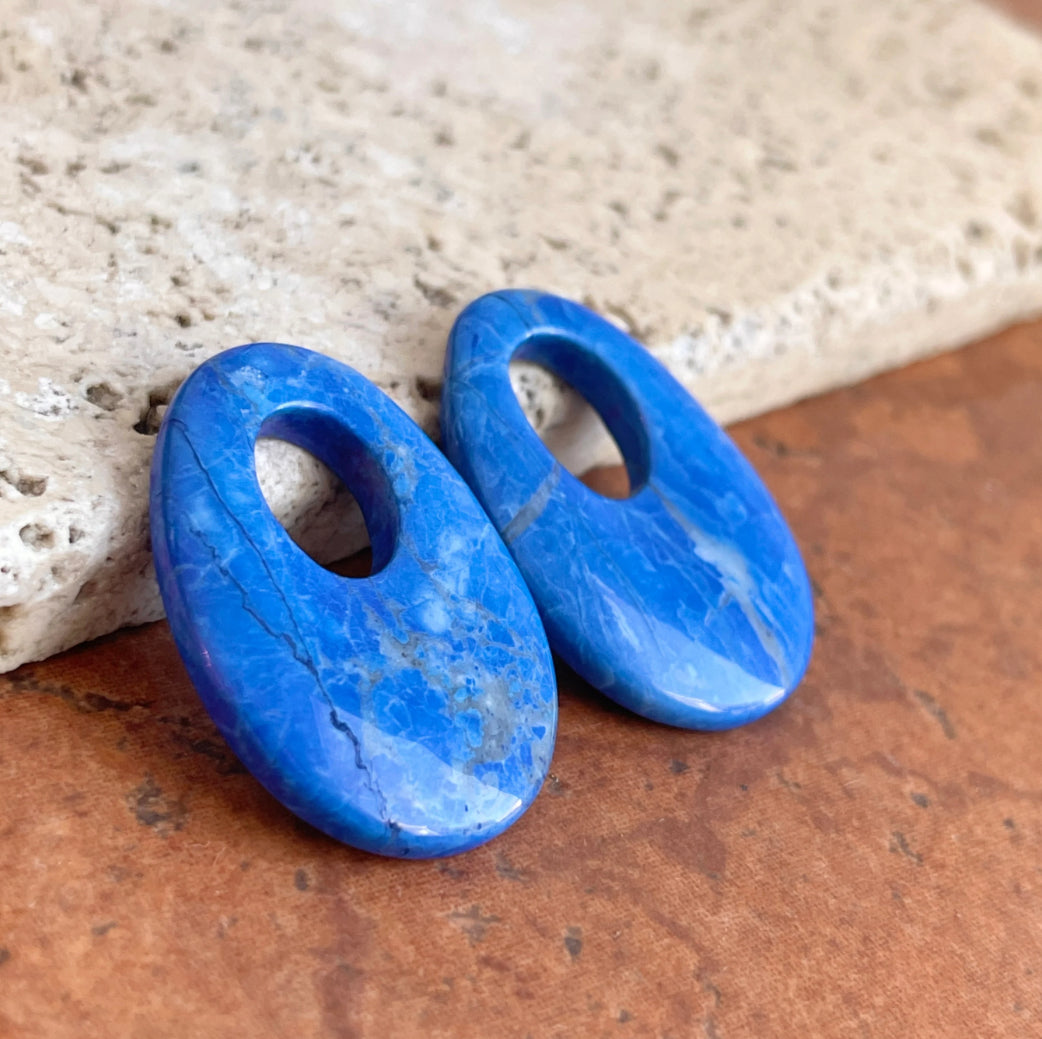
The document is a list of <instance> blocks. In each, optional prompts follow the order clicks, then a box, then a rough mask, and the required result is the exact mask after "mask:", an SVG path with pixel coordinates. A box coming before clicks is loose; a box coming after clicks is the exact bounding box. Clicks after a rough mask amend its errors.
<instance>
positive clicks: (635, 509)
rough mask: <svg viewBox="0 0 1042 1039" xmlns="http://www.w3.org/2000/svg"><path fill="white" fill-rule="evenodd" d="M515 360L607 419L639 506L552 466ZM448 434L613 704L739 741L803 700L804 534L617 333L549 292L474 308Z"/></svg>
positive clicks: (548, 610)
mask: <svg viewBox="0 0 1042 1039" xmlns="http://www.w3.org/2000/svg"><path fill="white" fill-rule="evenodd" d="M514 358H517V359H526V360H530V361H535V362H537V363H539V364H541V365H543V366H544V367H546V368H549V369H550V370H551V371H553V372H556V373H557V374H558V375H560V376H561V377H562V378H563V379H564V380H565V381H567V382H568V383H570V384H571V385H572V386H573V387H574V388H575V389H576V390H578V391H579V392H580V393H581V394H582V395H583V396H584V397H586V399H587V400H588V401H589V402H590V403H591V404H592V405H593V406H594V407H595V408H596V409H597V411H598V412H599V413H600V414H601V417H602V418H603V419H604V421H605V424H606V425H607V426H608V428H609V429H610V430H611V433H612V435H613V436H614V437H615V440H616V441H617V443H618V445H619V447H620V449H621V451H622V454H623V457H624V458H625V461H626V467H627V469H628V471H629V478H630V485H631V489H632V494H631V497H629V498H627V499H624V500H612V499H609V498H605V497H603V496H601V495H599V494H597V493H595V492H594V491H592V490H590V489H589V488H587V487H586V486H584V485H583V484H582V483H581V482H580V481H579V480H577V479H576V478H575V477H573V476H572V475H571V474H570V473H569V472H568V471H567V470H565V469H563V468H562V467H561V465H560V463H558V462H557V461H556V460H555V459H554V458H553V456H552V455H551V454H550V452H549V451H548V450H547V448H546V447H545V446H544V445H543V443H542V441H541V440H540V439H539V437H538V436H537V435H536V433H535V431H534V430H533V429H532V427H531V425H530V424H529V422H528V420H527V419H526V418H525V416H524V413H523V412H522V410H521V407H520V405H519V404H518V402H517V399H516V397H515V395H514V392H513V390H512V389H511V386H510V380H509V375H508V365H509V363H510V361H511V360H512V359H514ZM442 438H443V441H444V449H445V452H446V454H447V455H448V457H449V459H450V460H451V461H452V462H453V464H454V465H455V466H456V468H457V469H458V470H459V471H460V472H461V473H462V474H463V476H464V478H465V479H466V480H467V482H468V483H469V484H470V486H471V487H472V488H473V490H474V493H475V494H476V495H477V497H478V500H479V501H480V502H481V503H482V504H483V505H484V506H485V510H486V511H487V512H488V514H489V516H491V518H492V522H493V523H494V524H495V526H496V529H497V530H498V531H499V532H500V533H501V534H502V536H503V540H504V541H505V542H506V543H507V545H508V546H509V548H510V550H511V552H513V554H514V558H515V560H517V564H518V567H519V568H520V570H521V573H522V575H523V576H524V578H525V581H526V582H527V583H528V587H529V589H530V590H531V592H532V595H533V597H534V598H535V601H536V604H537V605H538V606H539V611H540V613H541V614H542V617H543V623H544V624H545V626H546V631H547V634H548V635H549V638H550V645H551V646H552V647H553V648H554V650H555V651H556V652H558V653H559V654H560V655H561V656H562V657H563V658H564V660H565V661H566V662H567V663H568V664H569V665H571V667H572V668H574V669H575V670H576V671H577V672H578V673H579V674H580V675H581V676H582V677H583V678H585V679H586V680H587V681H588V682H590V683H591V684H592V685H594V686H596V687H597V688H598V689H600V690H601V691H602V692H603V693H605V694H606V695H607V696H610V697H611V698H612V699H613V700H616V701H618V702H619V703H620V704H622V705H624V706H625V707H628V708H629V709H630V710H632V711H636V712H637V713H638V714H642V715H644V716H645V717H648V718H653V719H655V720H657V721H660V722H665V723H666V724H669V725H677V726H681V727H684V728H693V729H726V728H730V727H732V726H735V725H741V724H743V723H744V722H748V721H752V720H753V719H755V718H759V717H760V716H761V715H763V714H765V713H766V712H768V711H770V710H771V709H772V708H774V707H776V706H777V705H778V704H779V703H781V701H782V700H784V699H785V697H786V696H787V695H788V694H789V693H790V692H792V690H793V689H794V688H795V686H796V685H797V683H798V682H799V680H800V678H801V677H802V676H803V672H804V671H805V669H806V667H807V663H808V661H809V659H810V652H811V643H812V641H813V637H814V618H813V604H812V600H811V593H810V585H809V582H808V580H807V573H806V570H805V569H804V566H803V562H802V560H801V558H800V554H799V550H798V549H797V547H796V544H795V542H794V541H793V538H792V535H791V534H790V533H789V529H788V527H787V526H786V524H785V521H784V519H783V518H782V516H781V514H780V512H779V511H778V507H777V505H775V503H774V501H773V500H772V498H771V496H770V494H769V493H768V491H767V489H766V488H765V487H764V485H763V483H762V482H761V480H760V478H759V477H758V476H757V474H756V472H755V471H754V470H753V468H752V466H750V464H749V463H748V462H747V461H746V460H745V458H744V457H743V456H742V455H741V453H740V452H739V451H738V449H737V447H735V445H734V443H733V442H732V441H731V439H730V438H729V437H728V436H727V435H726V434H725V433H724V431H723V430H722V429H720V427H719V426H718V425H717V424H716V423H715V422H714V421H713V420H712V419H711V418H709V416H708V415H707V414H706V413H705V411H703V410H702V408H701V407H700V406H699V405H698V404H697V403H696V402H695V401H694V400H693V399H692V398H691V396H690V395H689V394H688V393H687V391H686V390H685V389H684V388H683V387H682V386H681V385H680V384H679V383H678V382H677V381H676V380H675V379H674V378H673V377H672V376H671V375H670V374H669V372H668V371H667V370H666V369H665V368H664V367H663V366H662V365H661V364H660V363H659V362H658V361H656V360H655V359H654V358H653V357H652V356H651V355H650V354H649V353H648V352H647V351H646V350H644V349H643V348H642V347H641V346H640V345H639V344H638V343H636V342H634V340H633V339H631V338H630V337H629V336H627V335H625V334H624V333H623V332H621V331H620V330H619V329H617V328H616V327H615V326H613V325H611V324H610V323H609V322H607V321H605V320H604V319H603V318H601V317H598V316H597V315H596V314H594V313H592V312H591V311H589V310H587V309H586V308H585V307H581V306H579V305H578V304H576V303H572V302H569V301H568V300H564V299H560V298H559V297H556V296H550V295H545V294H542V293H538V292H521V291H508V292H496V293H493V294H491V295H488V296H483V297H482V298H480V299H478V300H476V301H475V302H474V303H472V304H471V305H470V306H468V307H467V309H466V310H464V311H463V313H462V314H461V315H460V317H459V319H458V320H457V322H456V324H455V326H454V328H453V330H452V333H451V335H450V337H449V350H448V355H447V357H446V361H445V384H444V391H443V394H442Z"/></svg>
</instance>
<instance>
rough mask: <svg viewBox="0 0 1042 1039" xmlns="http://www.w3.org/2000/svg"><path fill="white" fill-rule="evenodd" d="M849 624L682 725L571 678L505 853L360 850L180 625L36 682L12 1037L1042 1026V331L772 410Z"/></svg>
mask: <svg viewBox="0 0 1042 1039" xmlns="http://www.w3.org/2000/svg"><path fill="white" fill-rule="evenodd" d="M734 432H735V436H736V438H737V440H738V442H739V443H740V445H741V446H742V448H743V449H744V450H745V451H746V452H747V453H748V455H749V456H750V458H751V459H752V460H753V462H754V463H755V464H756V465H757V466H758V467H759V469H760V470H761V471H762V473H763V474H764V476H765V478H766V479H767V481H768V483H769V484H770V486H771V487H772V489H773V490H774V492H775V493H776V495H777V497H778V500H779V501H780V503H781V504H782V506H783V508H784V510H785V512H786V513H787V514H788V516H789V517H790V519H791V521H792V524H793V527H794V529H795V532H796V534H797V536H798V538H799V540H800V542H801V544H802V545H803V548H804V550H805V553H806V558H807V562H808V565H809V568H810V571H811V573H812V575H813V578H814V582H815V587H816V590H817V609H818V622H819V627H820V633H819V638H818V643H817V648H816V653H815V657H814V662H813V665H812V667H811V670H810V673H809V675H808V677H807V679H806V681H805V682H804V684H803V686H802V687H801V688H800V689H799V691H798V692H797V693H796V695H795V696H794V697H793V698H792V699H791V700H790V701H789V702H788V703H787V704H785V705H784V706H783V707H782V708H781V709H779V710H778V711H777V712H776V713H774V714H773V715H771V716H769V717H768V718H766V719H764V720H763V721H761V722H758V723H756V724H754V725H752V726H750V727H748V728H745V729H741V730H737V731H734V732H730V733H726V734H719V735H701V734H696V733H686V732H678V731H672V730H670V729H667V728H664V727H661V726H657V725H653V724H650V723H648V722H644V721H642V720H640V719H638V718H635V717H632V716H630V715H628V714H626V713H625V712H623V711H621V710H619V709H617V708H615V707H613V706H612V705H610V704H608V703H606V702H604V701H603V700H601V699H600V698H599V697H598V696H597V695H596V694H594V693H593V692H592V691H591V690H589V689H588V688H587V687H585V686H583V685H582V684H581V683H580V682H578V681H576V680H575V679H574V677H571V676H569V675H568V674H565V673H562V674H561V676H560V677H561V720H560V738H559V742H558V747H557V752H556V756H555V759H554V766H553V776H552V778H551V779H550V780H549V781H548V783H547V784H546V787H545V789H544V790H543V792H542V794H541V796H540V797H539V798H538V800H537V802H536V804H535V806H534V807H533V808H532V810H531V811H530V812H529V813H528V815H527V816H525V818H524V819H522V821H521V822H520V823H519V824H518V825H517V826H516V827H514V828H513V829H512V830H510V831H508V832H507V833H506V834H505V835H503V836H502V837H501V838H499V839H498V840H496V841H494V842H493V843H492V844H491V845H488V846H486V847H484V848H481V849H479V850H476V851H474V852H471V853H469V854H466V855H463V856H461V857H459V858H455V859H451V860H447V861H441V862H421V863H417V862H397V861H388V860H383V859H377V858H374V857H371V856H368V855H365V854H362V853H357V852H354V851H352V850H350V849H347V848H344V847H342V846H339V845H337V844H335V843H334V842H333V841H331V840H328V839H327V838H325V837H323V836H321V835H320V834H318V833H316V832H314V831H312V830H311V829H309V828H308V827H307V826H304V825H302V824H300V823H298V822H297V821H295V820H294V819H293V818H292V817H291V816H290V815H289V814H288V813H287V812H286V811H284V810H283V809H282V808H281V807H280V806H279V805H278V804H277V803H275V802H274V801H273V800H272V799H271V798H270V797H269V796H268V795H267V794H266V793H265V792H264V791H263V790H262V789H261V788H260V786H259V785H258V784H257V783H256V782H255V781H254V780H253V779H252V778H251V777H250V776H249V775H247V774H244V773H243V772H242V770H241V768H240V767H239V765H238V764H237V762H236V760H235V759H234V758H233V756H232V755H231V754H230V753H229V751H228V750H227V748H226V747H225V745H224V744H223V742H222V741H221V739H220V738H219V736H218V735H217V733H216V732H215V730H214V728H213V727H212V725H211V724H210V722H209V720H208V719H207V717H206V715H205V714H204V712H203V710H202V709H201V707H200V705H199V703H198V701H197V699H196V697H195V695H194V693H193V691H192V688H191V686H190V685H189V683H188V681H187V679H186V677H185V675H184V672H183V670H182V668H181V664H180V662H179V660H178V658H177V655H176V653H175V651H174V649H173V646H172V644H171V640H170V637H169V634H168V631H167V628H166V626H165V624H156V625H153V626H151V627H147V628H142V629H138V630H135V631H132V632H126V633H123V634H121V635H118V636H116V637H112V638H110V639H107V640H104V641H101V642H99V643H96V644H94V645H91V646H88V647H85V648H83V649H81V650H78V651H75V652H72V653H68V654H66V655H64V656H62V657H59V658H56V659H53V660H51V661H48V662H46V663H43V664H38V665H33V666H29V667H26V668H23V669H22V670H20V671H18V672H16V673H14V674H12V675H10V676H7V677H6V678H3V679H0V781H2V784H3V786H2V789H3V795H2V801H0V1034H2V1035H4V1036H19V1037H20V1036H48V1037H56V1039H61V1037H77V1039H81V1037H91V1036H105V1037H110V1036H131V1037H142V1039H144V1037H151V1036H183V1037H196V1036H198V1037H208V1039H210V1037H223V1036H229V1037H231V1036H236V1037H239V1036H250V1037H268V1036H288V1037H303V1036H332V1037H358V1036H372V1037H384V1036H459V1037H471V1036H473V1037H481V1039H485V1037H489V1036H518V1037H522V1036H526V1035H531V1036H534V1037H541V1036H580V1037H597V1036H673V1037H683V1036H700V1037H701V1036H705V1037H708V1039H728V1037H739V1036H757V1037H770V1036H779V1037H791V1036H855V1037H860V1036H932V1035H944V1036H948V1035H950V1036H960V1037H961V1036H967V1037H968V1036H1017V1037H1020V1036H1031V1035H1042V638H1040V636H1039V632H1040V630H1042V324H1036V325H1034V326H1028V327H1022V328H1019V329H1017V330H1014V331H1012V332H1010V333H1008V334H1006V335H1004V336H1001V337H999V338H997V339H995V340H992V341H990V342H987V343H985V344H983V345H979V346H976V347H973V348H970V349H968V350H964V351H961V352H959V353H956V354H953V355H950V356H946V357H942V358H940V359H937V360H934V361H931V362H928V363H925V364H921V365H917V366H915V367H911V368H908V369H906V370H905V371H902V372H900V373H897V374H892V375H888V376H885V377H883V378H880V379H877V380H875V381H873V382H870V383H868V384H865V385H863V386H860V387H856V388H854V389H849V390H845V391H841V392H837V393H833V394H831V395H829V396H827V397H823V398H820V399H817V400H813V401H809V402H806V403H803V404H801V405H799V406H797V407H793V408H789V409H787V410H785V411H782V412H777V413H775V414H772V415H768V416H765V417H763V418H760V419H757V420H755V421H752V422H747V423H744V424H743V425H741V426H740V427H738V428H736V429H735V431H734Z"/></svg>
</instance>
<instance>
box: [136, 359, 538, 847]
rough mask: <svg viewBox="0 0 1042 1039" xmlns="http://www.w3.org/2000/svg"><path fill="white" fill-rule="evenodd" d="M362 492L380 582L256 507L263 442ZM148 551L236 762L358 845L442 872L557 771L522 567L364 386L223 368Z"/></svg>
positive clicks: (190, 436)
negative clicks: (327, 564) (435, 864)
mask: <svg viewBox="0 0 1042 1039" xmlns="http://www.w3.org/2000/svg"><path fill="white" fill-rule="evenodd" d="M265 435H271V436H277V437H281V438H282V439H284V440H288V441H291V442H293V443H295V444H298V445H299V446H301V447H303V448H305V449H306V450H308V451H310V452H311V453H312V454H314V455H315V456H316V457H318V458H320V459H321V460H322V461H323V462H325V463H326V464H327V465H328V466H329V467H330V468H331V469H332V470H333V471H334V472H335V473H336V474H337V475H338V476H339V477H340V478H341V479H342V480H343V481H344V483H345V484H346V485H347V486H348V487H349V488H350V489H351V490H352V492H353V493H354V495H355V497H356V499H357V500H358V503H359V505H360V506H361V508H362V512H363V515H364V516H365V519H366V524H367V526H368V528H369V534H370V540H371V543H372V551H373V573H372V575H371V576H370V577H366V578H360V579H351V578H346V577H338V576H337V575H335V574H333V573H330V572H329V571H327V570H324V569H323V568H322V567H320V566H319V565H318V564H316V563H315V562H313V561H312V560H311V559H310V558H309V557H308V556H307V555H306V554H305V553H304V552H303V551H302V550H301V549H300V548H298V547H297V545H295V544H294V543H293V541H292V540H291V539H290V537H289V535H288V534H287V533H286V531H285V530H284V529H283V527H282V526H281V524H280V523H279V522H278V520H276V518H275V516H274V515H273V514H272V512H271V510H270V509H269V507H268V504H267V502H266V501H265V499H264V496H263V494H262V493H261V489H260V485H259V484H258V482H257V475H256V472H255V469H254V442H255V441H256V439H257V437H258V436H265ZM151 519H152V547H153V551H154V554H155V564H156V574H157V576H158V578H159V586H160V590H161V591H162V595H163V602H164V603H165V605H166V610H167V615H168V617H169V619H170V628H171V630H172V632H173V635H174V638H175V640H176V642H177V646H178V649H179V650H180V653H181V656H182V658H183V659H184V662H185V665H186V667H187V669H188V672H189V674H190V676H191V678H192V681H193V682H194V683H195V687H196V689H197V690H198V692H199V695H200V696H201V698H202V700H203V702H204V703H205V704H206V707H207V709H208V710H209V712H210V714H211V716H212V717H213V719H214V721H215V722H216V723H217V726H218V727H219V728H220V730H221V732H222V734H223V735H224V737H225V739H226V740H227V741H228V743H229V744H230V745H231V747H232V749H233V750H234V751H235V753H236V754H238V755H239V757H240V758H241V759H242V761H243V763H244V764H245V765H246V766H247V768H249V770H250V771H251V772H252V773H253V774H254V775H255V776H256V777H257V778H258V779H259V780H260V781H261V782H262V783H263V784H264V785H265V786H266V787H267V788H268V790H270V791H271V792H272V793H273V794H274V795H275V796H276V797H277V798H278V799H279V800H280V801H282V802H283V804H285V805H286V806H287V807H288V808H290V809H291V810H292V811H294V812H296V813H297V814H298V815H299V816H301V817H302V818H304V819H306V820H307V821H308V822H309V823H311V824H312V825H314V826H316V827H318V828H319V829H321V830H324V831H325V832H326V833H329V834H331V835H332V836H334V837H337V838H339V839H340V840H342V841H345V842H347V843H348V844H352V845H355V846H356V847H358V848H364V849H366V850H367V851H372V852H378V853H380V854H383V855H398V856H417V857H419V856H438V855H450V854H453V853H454V852H459V851H464V850H466V849H467V848H471V847H474V846H475V845H477V844H481V843H483V842H484V841H486V840H488V839H489V838H490V837H494V836H495V835H496V834H497V833H500V832H501V831H502V830H504V829H505V828H506V827H508V826H509V825H510V824H511V823H512V822H514V821H515V820H516V819H517V818H518V817H519V816H520V815H521V813H522V812H524V810H525V809H526V808H527V807H528V805H529V804H530V803H531V802H532V799H533V798H534V797H535V795H536V793H537V791H538V790H539V787H540V785H541V784H542V782H543V779H544V777H545V776H546V772H547V769H548V767H549V764H550V755H551V752H552V750H553V744H554V736H555V730H556V725H557V701H556V685H555V679H554V672H553V661H552V658H551V656H550V651H549V648H548V646H547V642H546V636H545V634H544V632H543V628H542V626H541V624H540V621H539V616H538V613H537V611H536V608H535V605H534V603H533V602H532V598H531V596H530V594H529V592H528V590H527V588H526V587H525V585H524V583H523V581H522V580H521V577H520V575H519V574H518V571H517V567H516V566H515V565H514V562H513V560H512V559H511V557H510V554H509V553H508V552H507V550H506V549H505V548H504V546H503V543H502V541H501V540H500V538H499V536H498V535H497V533H496V531H495V530H494V529H493V527H492V525H491V524H490V523H489V521H488V518H487V516H486V515H485V514H484V512H482V510H481V507H480V506H479V505H478V503H477V502H476V501H475V499H474V496H473V494H471V492H470V490H469V489H468V488H467V486H466V484H465V483H464V482H463V480H461V479H460V477H459V476H458V474H457V473H456V472H455V471H454V470H453V469H452V467H451V466H450V465H449V464H448V462H447V461H446V460H445V458H444V457H443V456H442V455H441V454H440V453H439V452H438V450H437V448H436V447H435V446H434V444H432V443H431V441H430V440H429V439H428V438H427V436H426V435H425V434H424V433H423V432H422V431H421V430H420V429H419V427H418V426H417V425H416V424H415V423H414V422H413V421H412V419H410V418H409V417H408V416H407V415H406V414H405V412H403V411H402V410H400V409H399V408H398V406H397V405H396V404H394V402H393V401H391V400H390V399H389V398H388V397H386V396H384V394H383V393H381V392H380V391H379V390H378V389H377V388H376V387H375V386H374V385H373V384H372V383H370V382H369V381H368V380H366V379H365V378H363V377H362V376H361V375H359V374H358V373H357V372H355V371H353V370H352V369H350V368H347V367H346V366H344V365H342V364H339V363H337V362H335V361H333V360H330V359H329V358H327V357H323V356H321V355H320V354H316V353H312V352H311V351H308V350H302V349H299V348H297V347H293V346H280V345H275V344H271V343H258V344H254V345H252V346H243V347H239V348H237V349H234V350H229V351H227V352H226V353H223V354H220V355H219V356H217V357H215V358H213V359H212V360H210V361H207V362H206V363H205V364H203V365H202V366H201V367H200V368H198V369H197V370H196V371H195V372H194V373H193V374H192V375H191V376H190V377H189V378H188V380H187V381H186V382H185V383H184V385H183V386H182V387H181V389H180V390H179V391H178V393H177V395H176V397H175V398H174V400H173V402H172V403H171V405H170V408H169V411H168V413H167V415H166V417H165V420H164V422H163V426H162V429H161V430H160V433H159V438H158V441H157V444H156V453H155V459H154V462H153V466H152V490H151Z"/></svg>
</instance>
